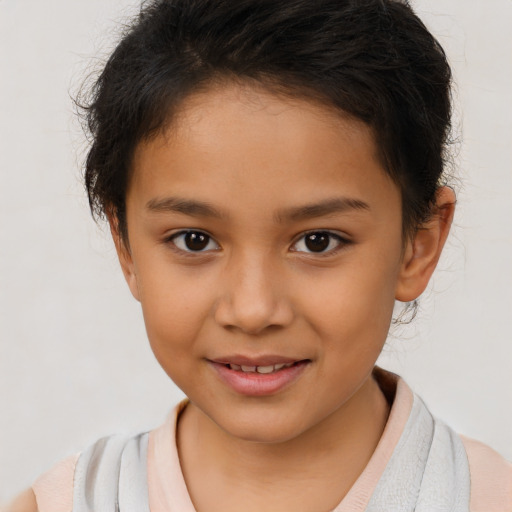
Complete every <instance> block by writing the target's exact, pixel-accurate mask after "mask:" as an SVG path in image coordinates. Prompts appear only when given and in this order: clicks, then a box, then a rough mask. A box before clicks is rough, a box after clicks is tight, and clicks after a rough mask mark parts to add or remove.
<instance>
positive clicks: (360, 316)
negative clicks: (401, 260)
mask: <svg viewBox="0 0 512 512" xmlns="http://www.w3.org/2000/svg"><path fill="white" fill-rule="evenodd" d="M363 256H364V255H361V254H359V255H358V258H357V259H354V261H351V262H348V261H347V263H346V264H345V265H343V266H340V269H339V270H338V271H337V272H336V273H326V274H325V276H322V277H321V279H318V280H317V285H316V286H308V287H307V288H308V290H309V293H308V294H307V296H305V300H307V305H305V306H304V308H303V309H304V310H305V311H309V314H308V317H309V318H308V320H309V322H310V323H311V324H312V325H316V327H317V329H321V330H323V331H324V333H323V334H324V335H325V339H327V340H332V343H333V344H337V345H338V346H340V345H343V347H344V349H345V350H350V348H351V347H353V348H354V349H355V350H356V351H357V350H361V349H362V347H367V348H368V349H370V350H372V349H378V350H380V347H381V346H382V344H383V343H384V342H385V340H386V337H387V333H388V330H389V324H390V321H391V317H392V314H393V306H394V303H395V300H394V290H395V283H396V277H397V268H398V266H397V264H396V263H394V262H393V261H392V260H391V259H390V260H387V261H385V260H381V261H375V259H374V258H364V257H363Z"/></svg>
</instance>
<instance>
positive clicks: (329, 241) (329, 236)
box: [292, 231, 349, 254]
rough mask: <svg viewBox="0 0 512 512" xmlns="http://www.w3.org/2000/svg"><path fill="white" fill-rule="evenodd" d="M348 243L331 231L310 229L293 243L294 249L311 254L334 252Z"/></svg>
mask: <svg viewBox="0 0 512 512" xmlns="http://www.w3.org/2000/svg"><path fill="white" fill-rule="evenodd" d="M348 243H349V241H348V240H345V239H343V238H342V237H341V236H340V235H337V234H335V233H330V232H329V231H310V232H309V233H306V234H305V235H303V236H302V237H301V238H300V239H299V240H298V241H297V242H296V243H295V244H294V245H293V249H292V250H293V251H296V252H305V253H309V254H314V253H317V254H323V253H334V252H336V250H337V249H339V248H341V247H343V246H344V245H346V244H348Z"/></svg>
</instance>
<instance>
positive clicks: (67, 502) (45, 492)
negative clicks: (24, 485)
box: [27, 454, 79, 512]
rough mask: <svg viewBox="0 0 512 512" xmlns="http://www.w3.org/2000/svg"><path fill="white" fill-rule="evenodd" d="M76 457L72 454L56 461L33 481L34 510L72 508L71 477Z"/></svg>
mask: <svg viewBox="0 0 512 512" xmlns="http://www.w3.org/2000/svg"><path fill="white" fill-rule="evenodd" d="M78 457H79V454H77V455H72V456H71V457H68V458H66V459H64V460H62V461H60V462H58V463H57V464H56V465H55V466H53V467H52V468H51V469H50V470H49V471H47V472H46V473H44V474H43V475H41V476H40V477H39V478H38V479H37V480H36V481H35V482H34V484H33V485H32V491H33V494H34V497H35V500H36V502H37V507H38V508H36V509H35V510H36V511H38V512H69V511H70V510H71V509H72V508H73V479H74V473H75V466H76V462H77V460H78ZM28 510H31V509H28ZM28 510H27V512H28Z"/></svg>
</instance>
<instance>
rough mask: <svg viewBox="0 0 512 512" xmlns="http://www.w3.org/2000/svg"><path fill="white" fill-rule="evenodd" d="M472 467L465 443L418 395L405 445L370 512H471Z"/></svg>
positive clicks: (400, 447) (400, 446) (401, 445)
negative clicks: (470, 474) (438, 418)
mask: <svg viewBox="0 0 512 512" xmlns="http://www.w3.org/2000/svg"><path fill="white" fill-rule="evenodd" d="M469 500H470V476H469V463H468V459H467V455H466V451H465V449H464V445H463V444H462V441H461V439H460V438H459V436H458V435H457V434H455V433H454V432H453V431H452V430H451V429H450V428H449V427H448V426H446V425H445V424H444V423H442V422H441V421H439V420H437V419H435V418H433V416H432V415H431V414H430V412H429V411H428V409H427V407H426V406H425V404H424V403H423V401H422V400H421V399H420V398H419V397H418V396H416V395H414V402H413V407H412V411H411V414H410V416H409V419H408V421H407V424H406V426H405V429H404V432H403V433H402V436H401V437H400V441H399V442H398V445H397V447H396V449H395V451H394V452H393V455H392V456H391V459H390V461H389V463H388V465H387V467H386V469H385V471H384V473H383V475H382V477H381V479H380V480H379V483H378V484H377V487H376V489H375V492H374V493H373V495H372V497H371V499H370V502H369V504H368V507H367V509H366V511H367V512H387V511H391V510H392V511H393V512H469Z"/></svg>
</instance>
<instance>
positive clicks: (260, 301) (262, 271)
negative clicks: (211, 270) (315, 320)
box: [215, 257, 294, 335]
mask: <svg viewBox="0 0 512 512" xmlns="http://www.w3.org/2000/svg"><path fill="white" fill-rule="evenodd" d="M222 281H223V284H222V286H221V290H220V292H221V293H220V297H219V300H218V301H217V304H216V310H215V320H216V321H217V323H218V324H219V325H222V326H223V327H225V328H228V329H231V330H233V329H235V330H240V331H242V332H244V333H246V334H251V335H257V334H261V333H262V332H263V331H265V330H268V329H269V328H272V327H273V328H279V327H281V328H282V327H286V326H287V325H289V324H290V323H291V322H292V320H293V316H294V314H293V307H292V304H291V302H290V300H288V298H287V295H286V291H285V289H286V287H285V286H284V283H283V276H282V272H280V271H279V269H278V268H276V266H275V265H272V263H271V262H269V261H266V260H265V258H264V257H245V258H240V260H238V261H233V260H232V261H231V262H229V263H228V264H227V265H226V269H225V272H224V275H223V279H222Z"/></svg>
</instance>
